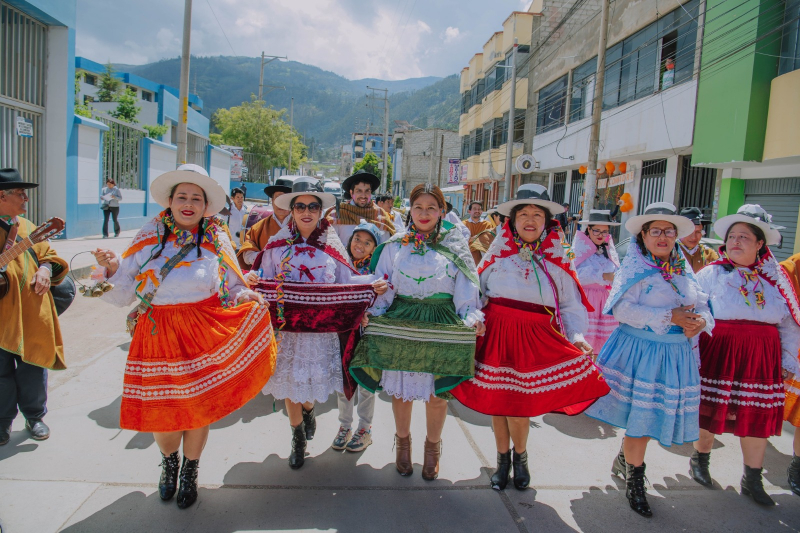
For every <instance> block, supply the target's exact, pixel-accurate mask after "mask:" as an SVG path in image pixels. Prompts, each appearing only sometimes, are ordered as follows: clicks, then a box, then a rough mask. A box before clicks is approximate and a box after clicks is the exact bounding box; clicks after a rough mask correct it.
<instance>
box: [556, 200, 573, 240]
mask: <svg viewBox="0 0 800 533" xmlns="http://www.w3.org/2000/svg"><path fill="white" fill-rule="evenodd" d="M561 206H562V207H563V208H564V211H563V212H561V213H558V214H556V215H555V216H554V217H553V218H555V219H556V220H557V221H558V223H559V225H561V229H562V230H563V231H564V233H567V231H568V228H569V223H570V222H572V221H573V220H575V217H571V216H569V202H564V203H563V204H561Z"/></svg>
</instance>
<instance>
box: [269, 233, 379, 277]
mask: <svg viewBox="0 0 800 533" xmlns="http://www.w3.org/2000/svg"><path fill="white" fill-rule="evenodd" d="M285 252H286V246H280V247H278V248H272V249H270V250H267V251H265V252H264V256H263V257H262V259H261V269H262V275H261V277H262V278H264V279H274V278H275V276H276V275H277V274H278V272H280V268H281V267H280V264H281V258H282V257H283V255H284V253H285ZM289 265H290V266H291V269H290V270H289V272H288V274H287V275H286V281H304V282H313V283H367V282H366V281H364V280H363V279H362V276H356V275H355V274H353V273H352V272H351V271H350V270H349V269H348V268H347V267H345V266H344V265H343V264H342V263H340V262H339V261H337V260H335V259H334V258H332V257H331V256H329V255H328V254H326V253H325V252H323V251H322V250H319V249H317V248H314V247H312V246H309V245H307V244H306V243H305V241H304V240H303V238H302V237H298V242H296V243H294V244H292V250H291V257H290V259H289ZM353 278H357V279H353Z"/></svg>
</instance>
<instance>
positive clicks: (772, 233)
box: [714, 213, 781, 246]
mask: <svg viewBox="0 0 800 533" xmlns="http://www.w3.org/2000/svg"><path fill="white" fill-rule="evenodd" d="M738 222H744V223H746V224H752V225H753V226H758V227H759V228H761V230H762V231H763V232H764V235H765V236H766V237H767V246H776V245H778V244H780V243H781V232H780V231H778V230H777V229H776V228H775V227H773V226H772V225H770V224H769V223H768V222H764V221H761V220H756V219H754V218H753V217H749V216H747V215H740V214H739V213H735V214H733V215H728V216H724V217H722V218H720V219H719V220H717V221H716V222H714V233H716V234H717V235H718V236H719V238H720V239H722V240H725V234H726V233H728V229H729V228H730V227H731V226H733V225H734V224H736V223H738Z"/></svg>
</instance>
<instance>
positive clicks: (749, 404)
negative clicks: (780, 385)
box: [701, 394, 784, 409]
mask: <svg viewBox="0 0 800 533" xmlns="http://www.w3.org/2000/svg"><path fill="white" fill-rule="evenodd" d="M701 398H702V399H703V400H707V401H709V402H715V403H725V404H727V403H732V404H736V405H741V406H744V407H761V408H763V409H772V408H774V407H783V405H784V403H783V401H776V402H772V403H764V402H756V401H746V402H745V401H741V400H737V399H736V398H719V397H717V396H706V395H705V394H704V395H702V396H701Z"/></svg>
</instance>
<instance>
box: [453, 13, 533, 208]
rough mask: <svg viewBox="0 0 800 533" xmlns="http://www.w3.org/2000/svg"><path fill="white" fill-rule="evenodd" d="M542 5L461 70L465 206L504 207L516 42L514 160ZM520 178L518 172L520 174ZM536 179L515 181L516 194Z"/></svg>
mask: <svg viewBox="0 0 800 533" xmlns="http://www.w3.org/2000/svg"><path fill="white" fill-rule="evenodd" d="M539 11H541V0H537V1H535V2H533V4H532V5H531V6H530V8H529V9H528V11H515V12H513V13H511V15H510V16H509V17H508V18H507V19H506V20H505V22H504V23H503V31H498V32H497V33H495V34H493V35H492V36H491V37H490V38H489V40H488V41H486V44H484V46H483V50H482V51H481V52H480V53H477V54H475V55H474V56H472V59H470V61H469V66H467V67H465V68H464V69H462V71H461V117H460V119H459V125H458V134H459V136H460V139H461V147H460V158H461V172H460V175H461V181H462V183H463V184H464V188H465V191H464V192H465V194H464V197H465V198H464V199H465V201H467V202H469V201H473V200H477V201H480V202H482V203H483V204H484V207H491V206H493V205H495V204H497V203H498V200H499V199H500V198H502V196H503V189H504V181H503V178H504V175H505V162H506V146H507V143H508V122H509V115H510V104H511V103H510V101H509V100H510V96H511V95H510V91H511V69H510V68H509V67H510V66H511V51H512V48H513V45H514V40H515V39H516V40H517V42H518V44H519V49H518V50H519V53H518V54H517V65H518V69H517V72H518V74H517V76H518V78H517V84H516V96H515V103H514V109H515V119H514V135H513V139H511V142H513V143H514V145H513V159H516V158H517V157H519V156H520V155H522V153H523V144H522V141H523V134H524V131H525V123H526V114H525V108H526V104H527V102H528V80H527V74H526V73H527V69H528V64H527V63H526V58H527V56H528V53H527V52H529V50H530V44H531V35H532V32H533V24H534V20H535V19H537V18H540V16H541V15H540V14H539ZM515 173H516V171H515ZM531 179H533V178H532V177H531V175H524V179H521V178H520V175H519V174H518V173H517V174H516V175H515V176H514V182H513V183H514V184H515V186H514V189H515V190H516V185H517V184H519V183H520V182H522V183H527V182H528V181H530V180H531Z"/></svg>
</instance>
